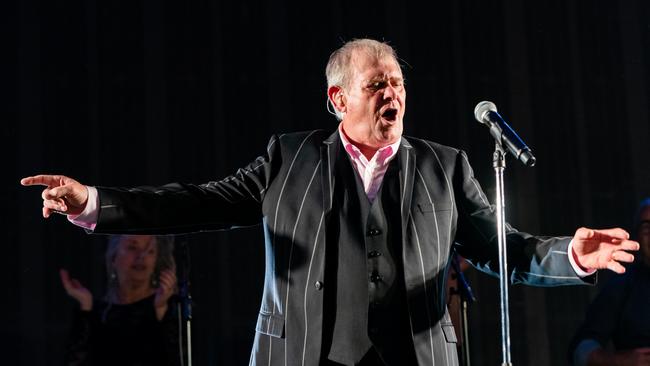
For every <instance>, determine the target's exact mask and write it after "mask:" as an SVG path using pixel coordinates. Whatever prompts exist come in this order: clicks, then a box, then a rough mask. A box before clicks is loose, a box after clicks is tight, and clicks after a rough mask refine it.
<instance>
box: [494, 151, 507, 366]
mask: <svg viewBox="0 0 650 366" xmlns="http://www.w3.org/2000/svg"><path fill="white" fill-rule="evenodd" d="M500 142H501V141H500V140H499V139H497V140H496V143H495V148H494V154H493V155H492V166H493V167H494V172H495V177H496V190H497V192H496V196H497V197H496V215H497V237H498V247H499V289H500V291H499V292H500V299H501V352H502V356H503V362H502V363H501V365H502V366H512V360H511V358H510V316H509V305H508V255H507V248H506V220H505V195H504V189H503V171H504V170H505V168H506V152H505V150H504V149H503V146H501V143H500Z"/></svg>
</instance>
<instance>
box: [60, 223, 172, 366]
mask: <svg viewBox="0 0 650 366" xmlns="http://www.w3.org/2000/svg"><path fill="white" fill-rule="evenodd" d="M172 252H173V241H172V239H171V238H169V237H165V236H152V235H116V236H112V237H111V238H110V240H109V243H108V247H107V249H106V272H107V275H108V287H107V291H106V295H105V296H104V297H103V298H102V299H93V295H92V294H91V292H90V291H89V290H88V289H86V288H85V287H84V286H83V285H82V284H81V283H80V282H79V281H78V280H76V279H73V278H70V276H69V274H68V272H67V271H66V270H65V269H62V270H61V273H60V275H61V282H62V283H63V287H64V288H65V290H66V292H67V293H68V295H70V296H71V297H72V298H74V299H76V300H77V301H78V302H79V311H78V312H76V313H75V318H74V322H73V326H72V330H71V337H70V342H69V346H68V350H67V352H66V357H65V364H66V365H68V366H72V365H93V366H94V365H107V366H108V365H111V366H115V365H120V366H129V365H133V366H136V365H137V366H149V365H150V366H165V365H170V366H171V365H179V364H180V352H179V348H178V347H179V342H178V318H177V312H176V311H175V310H176V309H175V301H174V300H173V296H172V295H173V294H174V292H175V289H176V274H175V264H174V257H173V256H172Z"/></svg>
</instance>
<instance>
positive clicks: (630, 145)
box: [0, 0, 650, 365]
mask: <svg viewBox="0 0 650 366" xmlns="http://www.w3.org/2000/svg"><path fill="white" fill-rule="evenodd" d="M1 8H2V10H3V13H4V15H5V17H4V18H5V20H4V21H3V22H2V33H3V34H4V35H5V36H7V37H6V39H7V41H6V42H5V46H4V49H5V50H6V51H8V52H6V53H5V56H4V57H3V65H6V66H5V67H3V68H2V76H3V77H2V87H3V89H5V90H6V92H5V93H3V94H4V98H3V101H4V102H5V103H6V105H4V106H3V108H2V129H1V133H2V144H1V145H2V151H3V154H2V156H3V157H4V159H3V164H2V169H3V170H4V171H5V173H4V174H2V187H3V189H2V191H1V192H2V193H1V194H2V198H3V199H2V202H3V206H4V209H3V212H4V213H3V215H2V217H3V219H2V225H3V230H2V233H3V239H4V240H3V243H2V244H3V254H2V256H1V258H2V262H1V268H2V274H3V276H2V278H3V280H4V287H5V296H3V299H2V307H3V309H4V310H3V311H2V319H3V321H2V326H1V327H0V345H1V346H0V347H2V352H1V355H2V356H0V359H2V361H1V362H0V363H2V364H6V365H58V364H60V360H61V357H62V347H63V346H64V344H65V339H66V337H67V332H68V329H69V325H70V319H71V313H72V309H73V307H74V306H75V304H74V302H73V301H72V300H70V299H69V298H68V297H67V296H66V295H65V293H64V291H63V289H62V287H61V285H60V283H59V281H58V275H57V270H58V268H62V267H64V268H68V269H69V270H70V271H71V272H72V274H73V275H74V276H76V277H77V278H79V279H80V280H82V282H84V283H85V284H86V285H87V286H88V287H89V288H91V289H92V290H93V291H94V292H95V293H96V294H98V293H101V291H103V288H104V281H105V277H104V270H103V260H102V255H103V250H104V247H105V238H104V237H101V236H92V235H86V234H85V233H84V232H83V231H82V230H80V229H78V228H76V227H73V226H72V225H70V224H68V223H66V222H65V219H64V218H63V217H61V216H56V217H52V218H50V219H49V220H44V219H42V217H41V208H40V205H41V201H40V190H38V189H36V188H22V187H20V186H19V178H20V177H23V176H27V175H32V174H36V173H62V174H67V175H69V176H72V177H75V178H77V179H79V180H80V181H81V182H83V183H87V184H90V185H119V186H133V185H142V184H146V185H155V184H162V183H166V182H169V181H182V182H205V181H208V180H214V179H218V178H220V177H223V176H225V175H226V174H229V173H231V172H233V171H234V170H235V169H236V168H237V167H240V166H242V165H244V164H246V163H247V162H249V161H251V160H252V159H254V158H255V157H256V156H257V155H258V154H261V153H262V152H264V149H265V147H266V142H267V140H268V138H269V136H270V135H271V134H273V133H281V132H289V131H296V130H308V129H313V128H325V129H331V130H334V129H335V128H336V126H337V123H336V121H335V120H334V118H333V117H332V116H330V115H329V114H328V113H327V111H326V109H325V103H326V94H325V89H326V86H325V78H324V68H325V64H326V61H327V58H328V56H329V54H330V52H331V51H332V50H333V49H335V48H337V47H338V46H340V45H341V43H342V42H343V41H345V40H350V39H352V38H360V37H373V38H377V39H380V40H386V41H389V42H390V43H391V44H392V45H393V46H394V47H395V48H396V49H397V51H398V52H399V55H400V57H401V59H402V61H403V64H404V73H405V76H406V80H407V81H406V83H407V90H408V98H407V105H408V112H407V114H406V119H405V133H406V134H407V135H413V136H418V137H422V138H426V139H431V140H434V141H438V142H440V143H443V144H448V145H452V146H456V147H459V148H462V149H464V150H466V151H467V152H468V155H469V158H470V160H471V162H472V164H473V166H474V168H475V172H476V175H477V176H478V178H479V180H480V181H481V182H482V184H483V187H484V188H485V189H486V192H487V193H488V195H489V196H490V197H493V196H494V188H493V187H494V183H493V177H492V157H491V155H492V151H493V142H492V140H491V137H489V135H488V131H487V130H486V129H485V128H484V127H483V126H480V125H479V124H478V123H477V122H476V121H475V120H474V117H473V109H474V106H475V105H476V103H477V102H479V101H481V100H486V99H487V100H491V101H493V102H495V103H496V105H497V106H498V107H499V111H500V112H502V114H503V115H504V116H506V117H507V118H508V119H509V121H510V122H511V124H512V125H513V126H514V127H515V128H516V129H517V131H518V132H519V133H520V135H521V136H522V137H523V138H524V139H525V140H526V141H527V142H528V144H529V145H530V146H531V147H532V149H533V150H534V152H535V153H536V156H537V158H538V163H537V166H536V167H534V168H532V169H529V168H524V167H522V166H520V165H519V164H518V163H517V162H515V161H513V160H509V163H508V164H509V165H508V168H507V170H506V176H507V178H506V194H507V216H508V219H509V221H510V222H511V223H512V224H513V225H514V226H516V227H518V228H521V229H524V230H526V231H529V232H532V233H543V234H564V235H571V234H572V233H573V232H574V230H575V229H576V228H577V227H579V226H583V225H584V226H591V227H611V226H625V227H629V224H630V222H631V217H632V213H633V210H634V206H635V204H636V202H637V201H638V200H639V199H640V198H641V197H643V196H645V195H648V194H650V185H649V183H650V170H649V169H648V165H649V164H648V163H649V161H650V157H649V153H650V147H649V145H648V139H649V138H650V132H649V123H648V122H649V121H648V113H649V110H648V92H649V86H650V79H649V78H650V75H649V74H648V70H650V54H649V52H650V28H649V23H648V19H650V2H648V1H645V0H630V1H622V0H621V1H573V0H571V1H567V0H557V1H523V0H520V1H516V0H513V1H507V0H501V1H456V0H449V1H436V2H427V1H413V2H394V1H356V2H352V1H342V0H335V1H329V2H310V1H304V2H296V3H293V2H287V1H283V0H275V1H266V2H263V1H262V2H255V1H218V0H217V1H215V0H213V1H188V2H183V1H154V0H144V1H123V2H122V1H118V2H115V1H92V0H88V1H65V2H62V1H50V2H45V1H44V2H42V3H41V2H38V1H33V0H21V1H6V2H4V3H3V5H2V6H1ZM180 240H182V241H184V242H187V243H188V244H187V245H188V248H189V250H190V255H191V259H192V266H191V275H192V277H191V281H192V293H193V296H194V300H195V309H194V324H193V329H194V336H193V340H194V344H193V346H194V347H193V351H194V353H193V354H194V358H195V364H197V365H241V364H245V363H247V361H248V354H249V349H250V346H251V341H252V338H253V334H254V324H255V320H256V317H257V312H258V301H259V298H260V297H261V290H262V276H263V272H264V268H263V264H264V263H263V244H262V232H261V229H260V227H259V226H258V227H253V228H247V229H241V230H235V231H231V232H220V233H201V234H195V235H188V236H184V237H182V238H180ZM605 278H606V276H601V280H602V279H605ZM470 279H471V281H472V285H473V287H474V289H475V290H476V292H477V295H478V298H479V302H478V303H476V304H475V305H474V306H473V307H472V309H471V314H470V316H471V321H470V324H471V331H470V334H471V337H472V338H471V346H472V356H473V360H472V361H473V362H472V364H473V365H495V364H499V363H500V360H501V358H500V357H501V354H500V344H499V318H498V291H497V286H496V284H497V281H496V280H495V279H493V278H489V277H487V276H485V275H479V274H476V273H474V272H472V273H471V274H470ZM601 283H602V281H601ZM596 292H597V287H571V288H554V289H536V288H525V287H514V288H512V290H511V300H512V301H511V302H512V313H511V319H512V347H513V360H514V362H515V364H517V365H562V364H566V357H565V353H566V347H567V344H568V342H569V339H570V337H571V335H572V333H573V332H574V330H575V329H576V327H577V326H578V324H579V323H580V321H581V320H582V317H583V311H584V309H585V306H586V304H587V303H588V302H589V301H590V299H592V298H593V296H594V295H595V293H596Z"/></svg>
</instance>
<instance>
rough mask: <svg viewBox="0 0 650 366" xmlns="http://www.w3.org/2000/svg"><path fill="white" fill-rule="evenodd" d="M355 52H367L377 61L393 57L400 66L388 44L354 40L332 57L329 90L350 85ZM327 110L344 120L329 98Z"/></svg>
mask: <svg viewBox="0 0 650 366" xmlns="http://www.w3.org/2000/svg"><path fill="white" fill-rule="evenodd" d="M355 51H359V52H365V53H366V54H367V55H369V56H370V57H373V58H375V59H376V60H381V59H383V58H385V57H391V58H393V59H394V60H395V63H397V64H398V65H399V62H398V60H397V53H396V52H395V50H394V49H393V47H391V46H390V45H389V44H388V43H386V42H379V41H376V40H374V39H368V38H364V39H354V40H352V41H349V42H346V43H345V44H343V46H341V48H339V49H337V50H335V51H334V52H332V54H331V55H330V59H329V61H328V62H327V66H326V67H325V77H326V78H327V88H328V89H329V88H330V87H332V86H339V87H341V88H346V87H348V86H349V85H350V78H351V76H352V75H351V73H352V72H351V68H350V66H351V60H352V55H353V54H354V52H355ZM330 106H331V107H332V108H333V110H334V112H332V111H330ZM327 109H328V111H330V113H333V114H334V115H335V116H336V118H337V119H338V120H341V119H343V114H342V113H341V112H339V111H338V110H337V109H336V108H334V106H333V105H331V101H330V100H329V98H328V100H327Z"/></svg>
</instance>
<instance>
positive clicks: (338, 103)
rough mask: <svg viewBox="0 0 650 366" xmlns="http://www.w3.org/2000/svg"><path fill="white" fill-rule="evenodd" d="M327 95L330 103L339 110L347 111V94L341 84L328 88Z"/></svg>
mask: <svg viewBox="0 0 650 366" xmlns="http://www.w3.org/2000/svg"><path fill="white" fill-rule="evenodd" d="M327 96H328V98H329V100H330V103H332V105H333V106H334V108H336V110H337V111H339V112H341V113H345V110H346V107H345V102H346V100H345V94H344V93H343V88H341V87H340V86H335V85H334V86H330V87H329V88H327Z"/></svg>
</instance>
